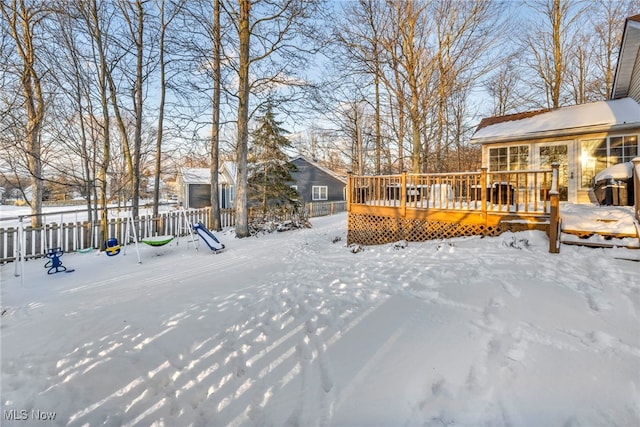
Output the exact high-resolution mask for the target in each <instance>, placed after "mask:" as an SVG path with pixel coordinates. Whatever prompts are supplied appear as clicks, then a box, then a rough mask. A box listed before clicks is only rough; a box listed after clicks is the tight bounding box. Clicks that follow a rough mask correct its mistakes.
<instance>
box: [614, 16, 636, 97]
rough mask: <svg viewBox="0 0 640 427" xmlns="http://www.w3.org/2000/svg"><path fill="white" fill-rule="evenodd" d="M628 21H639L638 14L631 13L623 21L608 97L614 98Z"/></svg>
mask: <svg viewBox="0 0 640 427" xmlns="http://www.w3.org/2000/svg"><path fill="white" fill-rule="evenodd" d="M629 22H636V23H640V14H638V15H633V16H629V17H628V18H627V19H626V20H625V23H624V29H623V31H622V39H621V40H620V49H619V50H618V60H617V62H616V71H615V73H614V75H613V76H614V78H613V84H612V85H611V93H610V94H609V99H616V98H615V94H616V90H617V87H618V83H619V76H620V66H621V64H622V61H621V59H622V55H623V52H624V46H625V43H626V41H627V36H628V34H629V32H628V31H627V30H628V29H629ZM634 55H637V52H634ZM634 63H635V61H634ZM626 96H629V94H628V92H627V94H625V96H623V97H622V98H624V97H626Z"/></svg>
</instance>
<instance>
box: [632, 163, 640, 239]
mask: <svg viewBox="0 0 640 427" xmlns="http://www.w3.org/2000/svg"><path fill="white" fill-rule="evenodd" d="M631 161H632V162H633V210H634V211H635V216H636V219H637V220H638V221H640V157H636V158H634V159H633V160H631ZM638 237H639V238H640V236H638Z"/></svg>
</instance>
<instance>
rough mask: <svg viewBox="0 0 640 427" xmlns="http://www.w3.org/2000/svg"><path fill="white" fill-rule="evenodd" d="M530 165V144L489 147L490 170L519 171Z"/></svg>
mask: <svg viewBox="0 0 640 427" xmlns="http://www.w3.org/2000/svg"><path fill="white" fill-rule="evenodd" d="M528 167H529V146H528V145H515V146H512V147H499V148H490V149H489V170H491V171H518V170H526V169H528Z"/></svg>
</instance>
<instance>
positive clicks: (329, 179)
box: [290, 156, 347, 203]
mask: <svg viewBox="0 0 640 427" xmlns="http://www.w3.org/2000/svg"><path fill="white" fill-rule="evenodd" d="M290 162H291V163H292V164H293V165H294V166H295V167H296V171H295V172H292V173H291V177H292V178H293V180H294V184H292V187H293V188H295V190H296V191H297V192H298V195H299V196H300V201H301V202H303V203H311V202H337V201H343V200H346V191H347V180H346V179H345V178H344V177H341V176H340V175H338V174H337V173H335V172H333V171H331V170H329V169H327V168H325V167H323V166H321V165H320V164H318V163H316V162H314V161H312V160H309V159H307V158H306V157H304V156H297V157H294V158H293V159H291V160H290Z"/></svg>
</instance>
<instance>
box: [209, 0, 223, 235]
mask: <svg viewBox="0 0 640 427" xmlns="http://www.w3.org/2000/svg"><path fill="white" fill-rule="evenodd" d="M220 37H221V34H220V0H214V2H213V100H212V101H213V102H212V104H213V105H212V107H213V117H212V123H211V162H210V164H209V168H210V171H211V210H210V211H209V226H210V227H211V228H212V229H213V230H216V231H220V230H222V224H221V223H220V195H219V191H218V189H219V188H220V187H219V182H218V172H219V162H220V159H219V155H220V152H219V151H220V150H219V142H220V87H221V79H222V77H221V67H220Z"/></svg>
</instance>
